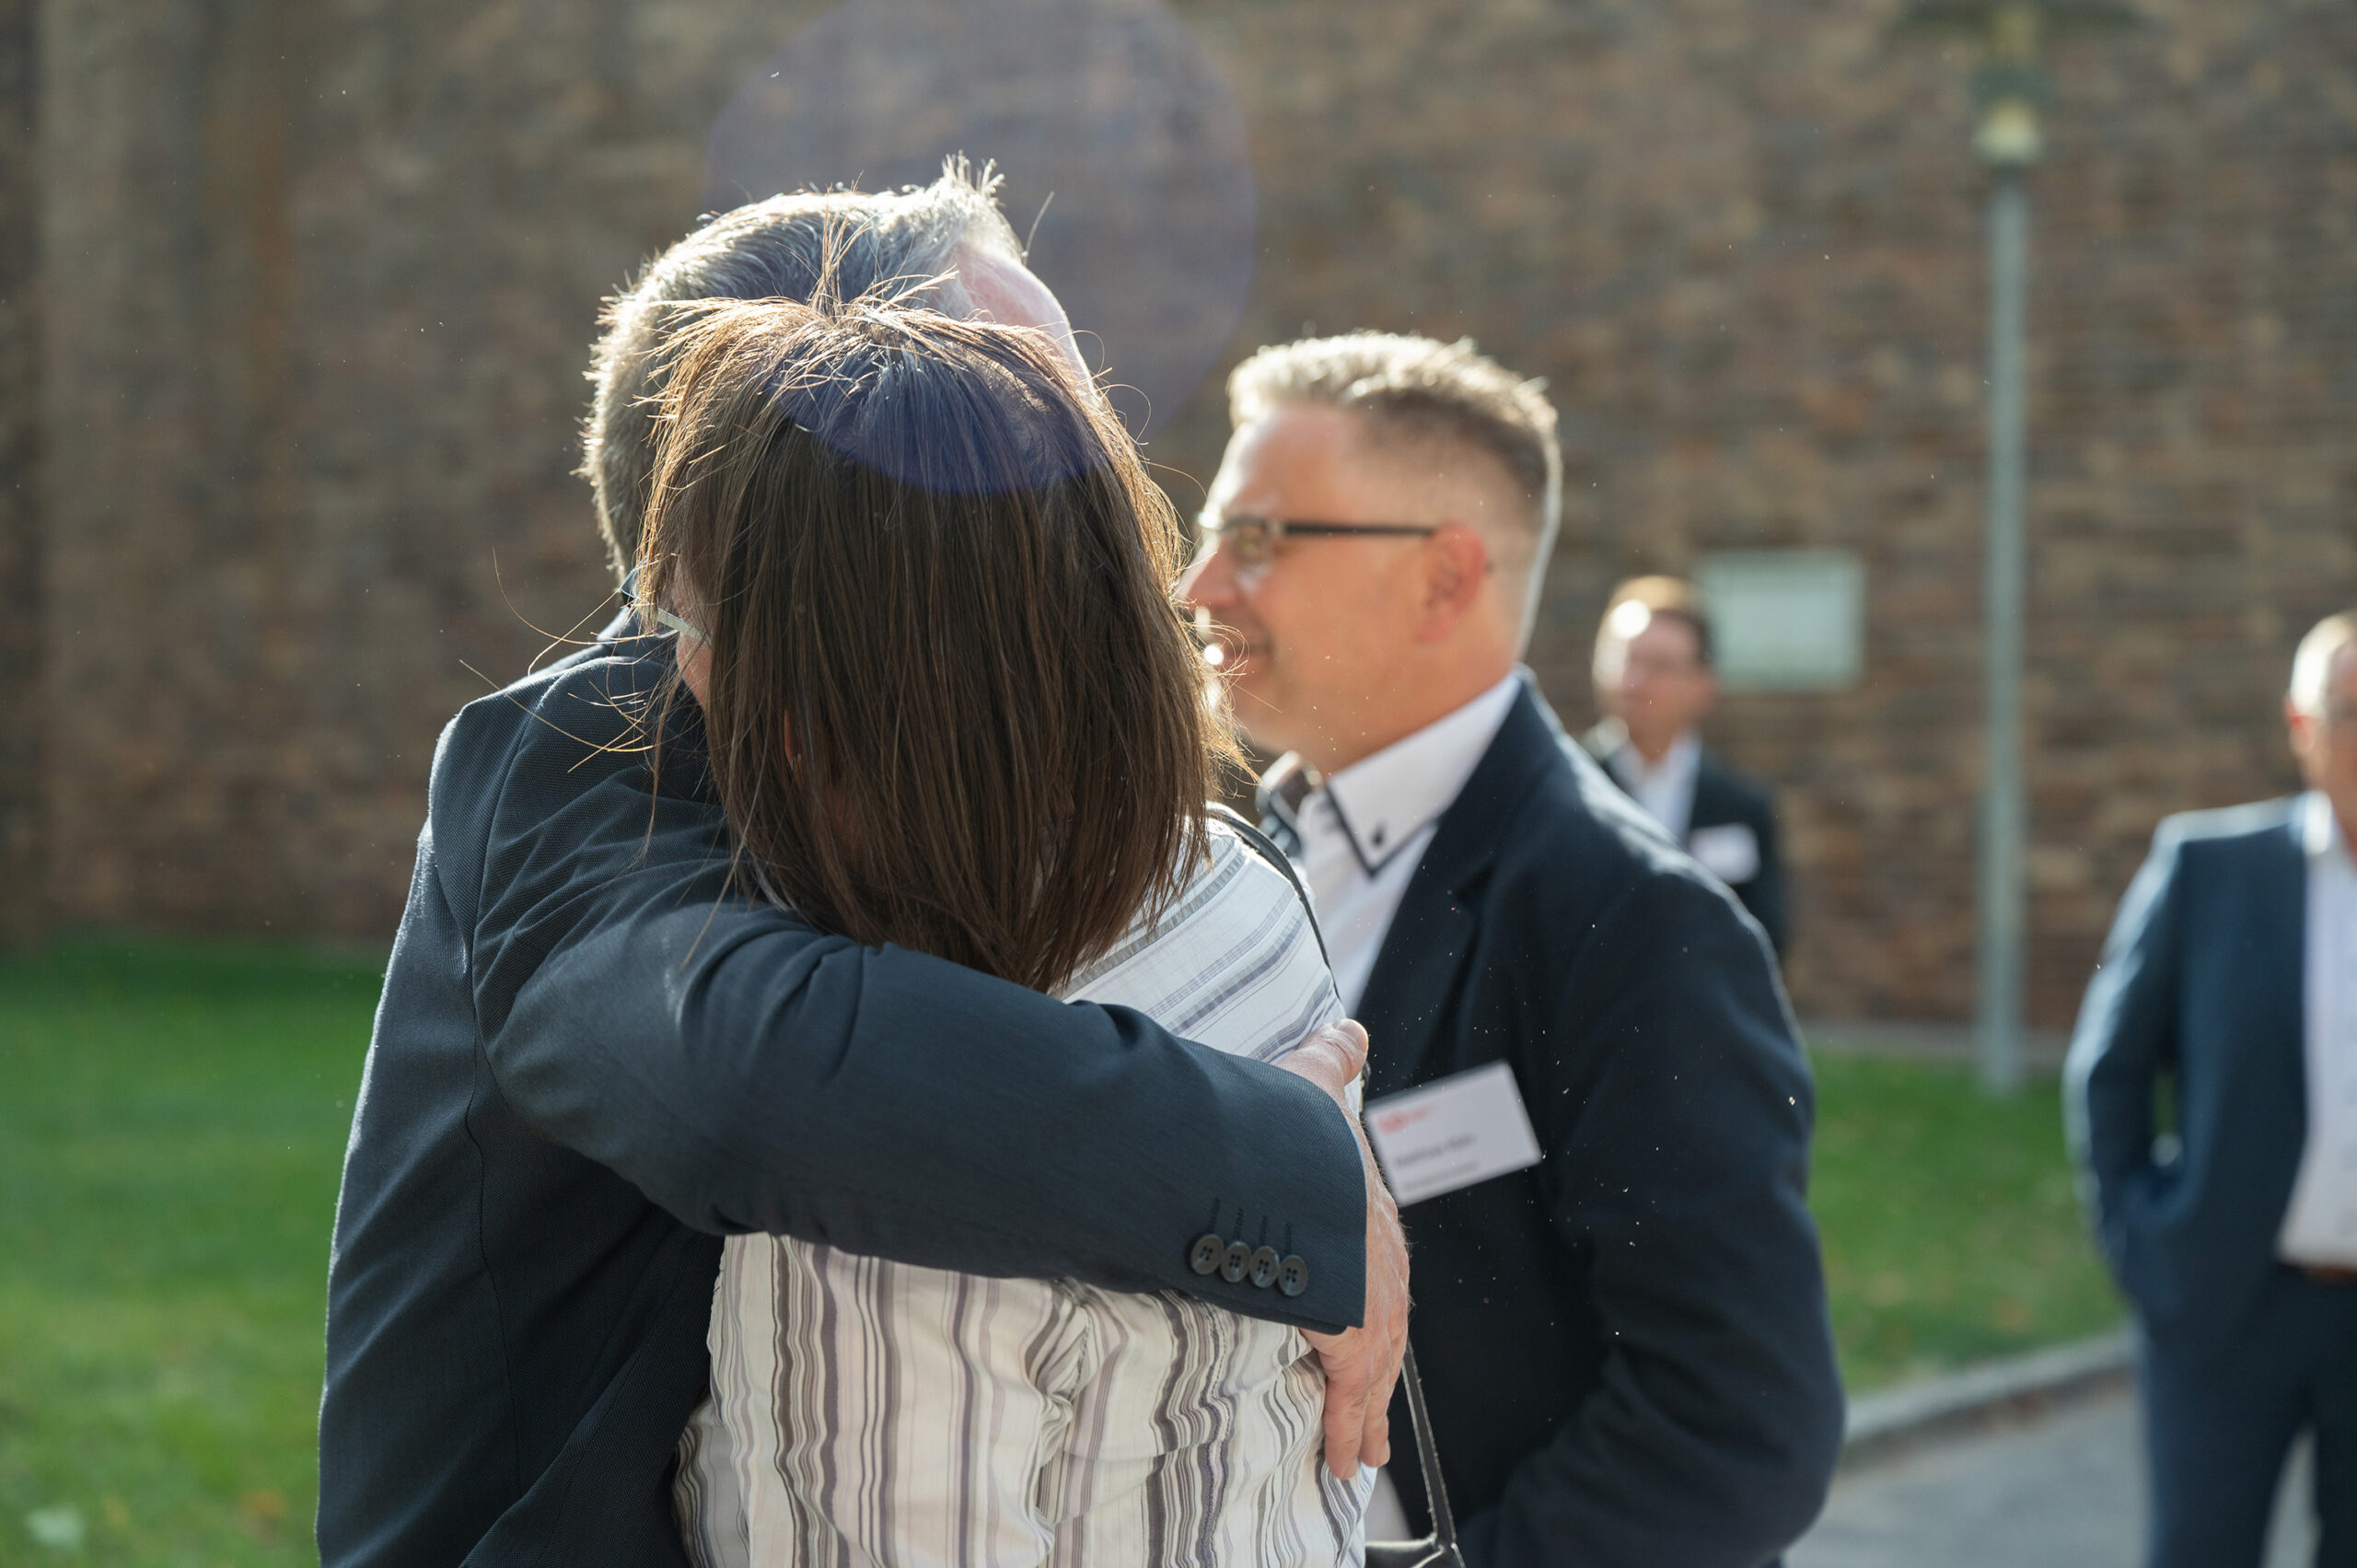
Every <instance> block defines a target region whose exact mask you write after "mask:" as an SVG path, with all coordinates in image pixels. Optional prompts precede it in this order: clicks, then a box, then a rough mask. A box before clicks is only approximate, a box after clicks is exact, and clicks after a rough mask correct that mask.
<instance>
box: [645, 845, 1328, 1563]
mask: <svg viewBox="0 0 2357 1568" xmlns="http://www.w3.org/2000/svg"><path fill="white" fill-rule="evenodd" d="M1062 995H1063V996H1064V997H1065V998H1066V999H1068V1000H1073V1001H1085V1002H1099V1003H1109V1004H1118V1005H1126V1006H1130V1007H1133V1008H1136V1009H1137V1010H1139V1011H1140V1012H1143V1013H1145V1014H1146V1015H1148V1016H1151V1017H1152V1018H1154V1019H1155V1022H1157V1023H1159V1024H1161V1025H1162V1026H1163V1027H1164V1028H1167V1029H1169V1030H1170V1031H1171V1032H1172V1033H1173V1034H1177V1035H1179V1036H1182V1037H1184V1038H1185V1039H1188V1040H1197V1041H1200V1042H1202V1044H1204V1045H1208V1046H1212V1047H1213V1048H1215V1049H1218V1050H1221V1051H1230V1052H1233V1053H1235V1054H1237V1055H1244V1056H1250V1057H1253V1058H1255V1059H1256V1060H1259V1061H1262V1062H1272V1061H1275V1060H1276V1059H1278V1058H1279V1057H1281V1056H1283V1055H1284V1054H1285V1053H1286V1052H1287V1051H1290V1050H1292V1048H1293V1047H1294V1046H1295V1044H1296V1043H1298V1042H1299V1041H1300V1040H1301V1039H1302V1038H1303V1037H1304V1036H1305V1035H1306V1034H1307V1033H1308V1032H1309V1031H1310V1030H1311V1029H1313V1028H1318V1026H1320V1025H1323V1024H1327V1023H1330V1022H1333V1021H1334V1020H1335V1019H1337V1018H1339V1017H1341V1016H1342V1015H1341V1004H1340V1003H1339V1002H1338V1001H1337V1000H1336V997H1335V994H1334V986H1333V981H1332V977H1331V976H1330V975H1329V973H1328V971H1327V968H1326V962H1325V959H1324V958H1322V957H1321V956H1320V954H1319V952H1318V943H1317V939H1316V936H1315V934H1314V933H1313V932H1312V930H1311V928H1310V925H1309V923H1308V920H1307V918H1306V914H1305V913H1304V912H1303V909H1302V906H1301V901H1300V900H1299V899H1298V898H1297V897H1296V895H1295V892H1294V889H1293V887H1292V885H1291V884H1290V883H1288V882H1287V881H1286V880H1285V878H1284V877H1283V875H1282V874H1281V873H1280V872H1278V871H1277V870H1276V869H1275V868H1274V867H1272V866H1271V865H1268V864H1267V863H1266V862H1265V861H1263V860H1262V859H1261V858H1260V855H1258V854H1255V853H1254V852H1253V851H1252V850H1251V849H1250V848H1249V847H1248V845H1246V844H1245V843H1244V842H1242V841H1241V840H1240V839H1238V838H1237V836H1236V835H1235V834H1234V833H1232V832H1230V831H1228V830H1226V829H1225V828H1224V827H1221V826H1219V825H1217V824H1216V823H1214V824H1213V839H1212V854H1211V857H1210V860H1209V864H1208V865H1205V867H1204V868H1203V869H1202V871H1201V872H1200V873H1199V874H1198V875H1197V876H1196V877H1194V878H1193V880H1192V881H1191V882H1190V884H1189V885H1188V887H1187V888H1186V889H1185V890H1184V891H1183V892H1182V893H1181V894H1180V896H1179V898H1178V899H1177V900H1174V902H1173V904H1172V906H1171V908H1170V909H1169V910H1168V911H1167V912H1165V914H1164V915H1163V917H1162V919H1161V920H1160V921H1159V922H1158V923H1156V924H1155V925H1154V926H1152V927H1151V928H1147V927H1145V926H1144V924H1143V923H1141V925H1140V926H1138V927H1134V928H1132V931H1131V932H1130V934H1129V935H1126V936H1125V937H1123V938H1122V939H1121V941H1120V943H1119V944H1117V945H1116V946H1115V947H1114V948H1113V949H1112V950H1111V951H1110V952H1109V953H1107V954H1106V955H1105V957H1104V958H1101V959H1099V960H1098V961H1097V962H1096V963H1095V964H1092V965H1091V966H1089V967H1088V968H1087V969H1086V970H1085V971H1083V972H1082V973H1081V974H1080V975H1078V976H1077V977H1075V978H1074V981H1072V982H1071V984H1070V985H1068V986H1067V987H1066V988H1065V989H1064V991H1063V992H1062ZM711 1344H712V1388H711V1390H710V1392H709V1393H708V1394H707V1396H706V1397H705V1400H704V1402H703V1404H702V1407H701V1408H699V1409H698V1410H697V1411H696V1413H695V1415H694V1416H693V1417H692V1418H691V1421H690V1422H689V1424H688V1430H687V1433H686V1435H685V1437H684V1438H683V1439H682V1442H681V1447H680V1463H679V1479H678V1482H677V1486H676V1501H677V1506H678V1511H679V1522H680V1528H681V1532H682V1534H683V1535H684V1537H685V1539H686V1541H687V1545H688V1553H689V1556H690V1558H691V1560H692V1561H693V1562H695V1563H696V1564H697V1568H788V1565H793V1568H801V1565H804V1564H808V1565H812V1568H816V1565H819V1564H825V1565H828V1568H866V1565H869V1564H876V1565H879V1568H882V1565H889V1568H932V1565H936V1564H937V1565H941V1568H951V1565H955V1568H1018V1565H1024V1568H1028V1565H1033V1564H1047V1565H1053V1568H1098V1565H1102V1568H1166V1565H1167V1568H1180V1565H1187V1568H1291V1565H1295V1564H1301V1565H1308V1564H1318V1565H1331V1564H1338V1563H1351V1564H1357V1563H1360V1562H1363V1561H1364V1546H1363V1544H1362V1541H1361V1538H1360V1516H1361V1514H1362V1512H1363V1511H1364V1507H1365V1504H1366V1495H1367V1491H1368V1487H1369V1484H1370V1483H1371V1481H1372V1480H1373V1476H1374V1471H1372V1470H1370V1469H1361V1471H1360V1473H1359V1478H1358V1480H1357V1481H1340V1480H1337V1479H1336V1478H1335V1477H1334V1476H1333V1475H1332V1474H1331V1473H1330V1472H1329V1470H1328V1469H1326V1467H1325V1465H1324V1463H1323V1462H1322V1461H1321V1460H1320V1458H1319V1449H1320V1442H1319V1439H1320V1423H1321V1421H1322V1417H1323V1411H1324V1405H1325V1382H1324V1378H1323V1376H1321V1374H1320V1373H1319V1370H1318V1362H1317V1360H1316V1358H1315V1356H1314V1355H1313V1354H1312V1353H1311V1352H1310V1350H1309V1347H1308V1345H1307V1343H1306V1342H1305V1341H1304V1340H1303V1339H1302V1337H1301V1335H1300V1334H1299V1333H1298V1332H1297V1331H1296V1330H1293V1329H1290V1328H1287V1327H1285V1326H1283V1325H1282V1324H1277V1323H1270V1322H1265V1321H1262V1320H1260V1319H1258V1318H1244V1317H1240V1316H1238V1315H1237V1314H1236V1313H1233V1312H1229V1311H1225V1310H1224V1309H1222V1308H1219V1307H1212V1306H1208V1305H1206V1304H1205V1303H1203V1302H1201V1301H1198V1300H1195V1299H1194V1298H1193V1297H1191V1296H1187V1295H1179V1293H1177V1292H1175V1291H1164V1292H1160V1293H1157V1294H1155V1295H1120V1294H1117V1293H1114V1292H1111V1291H1105V1290H1099V1289H1097V1288H1095V1287H1092V1286H1089V1285H1085V1284H1080V1283H1074V1282H1073V1281H1069V1280H1007V1279H993V1278H987V1277H983V1276H980V1275H972V1274H957V1273H948V1272H943V1271H940V1270H935V1269H923V1268H917V1267H914V1266H912V1265H910V1264H904V1263H891V1262H887V1261H884V1260H881V1259H876V1258H865V1257H858V1256H854V1255H853V1254H850V1253H846V1252H842V1251H839V1250H837V1249H832V1248H830V1247H825V1246H820V1245H815V1244H811V1243H807V1242H802V1241H796V1240H794V1239H792V1238H790V1237H773V1236H758V1235H757V1236H743V1237H732V1238H730V1240H729V1241H728V1242H727V1244H726V1251H725V1253H724V1255H723V1259H722V1263H721V1272H720V1281H719V1284H718V1286H717V1288H716V1290H715V1291H714V1299H713V1311H712V1330H711Z"/></svg>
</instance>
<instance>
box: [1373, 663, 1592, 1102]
mask: <svg viewBox="0 0 2357 1568" xmlns="http://www.w3.org/2000/svg"><path fill="white" fill-rule="evenodd" d="M1561 745H1562V743H1561V741H1559V740H1558V739H1557V738H1556V734H1555V731H1554V730H1553V728H1551V727H1550V726H1549V725H1548V723H1547V720H1546V717H1545V716H1544V715H1543V714H1541V713H1540V712H1539V709H1538V702H1537V700H1536V699H1535V698H1534V697H1533V695H1532V693H1531V691H1530V689H1529V687H1528V686H1527V685H1526V686H1525V687H1524V688H1523V690H1522V691H1519V692H1517V693H1516V694H1515V700H1514V706H1513V707H1511V708H1509V709H1507V710H1506V717H1505V723H1504V724H1503V725H1502V726H1499V729H1498V734H1497V738H1496V739H1494V740H1492V741H1491V742H1490V749H1489V750H1487V751H1485V752H1483V753H1482V755H1481V761H1480V765H1479V766H1478V767H1476V768H1475V769H1474V770H1473V776H1472V777H1471V778H1470V779H1468V780H1467V781H1466V784H1465V788H1464V789H1463V790H1461V791H1460V792H1458V794H1457V799H1456V800H1455V801H1454V802H1453V803H1452V804H1451V805H1450V806H1449V808H1448V809H1447V810H1446V811H1445V812H1443V813H1442V814H1441V819H1440V827H1439V829H1438V830H1437V831H1435V832H1434V835H1433V842H1432V846H1431V847H1430V848H1428V849H1426V850H1425V851H1424V858H1423V860H1422V862H1421V863H1419V864H1418V865H1417V866H1416V874H1415V876H1414V877H1411V879H1410V880H1409V883H1408V890H1407V891H1406V892H1405V893H1404V894H1402V895H1401V896H1400V899H1399V912H1397V913H1395V914H1394V915H1393V916H1392V917H1391V926H1390V929H1389V930H1387V931H1386V932H1385V933H1384V936H1383V947H1382V949H1381V951H1379V952H1378V953H1376V959H1375V972H1374V973H1373V974H1372V975H1371V976H1369V977H1368V980H1367V983H1366V993H1365V994H1364V996H1362V997H1361V998H1360V999H1359V1008H1358V1013H1359V1022H1361V1023H1362V1024H1364V1025H1365V1026H1366V1032H1367V1042H1368V1043H1367V1057H1368V1063H1369V1065H1368V1078H1367V1089H1368V1092H1369V1094H1370V1095H1381V1094H1393V1093H1396V1092H1398V1091H1399V1090H1400V1089H1404V1088H1406V1087H1408V1086H1410V1085H1411V1084H1413V1083H1415V1082H1417V1081H1418V1080H1419V1079H1420V1077H1421V1076H1422V1075H1423V1074H1422V1069H1423V1068H1424V1066H1425V1059H1426V1058H1427V1057H1428V1056H1429V1055H1430V1054H1431V1053H1432V1049H1433V1046H1434V1042H1435V1041H1436V1040H1438V1039H1439V1036H1440V1033H1441V1025H1442V1023H1443V1021H1444V1020H1443V1017H1442V1008H1443V1007H1444V1006H1445V1005H1446V1003H1447V1001H1448V999H1449V997H1450V996H1451V995H1452V994H1454V993H1455V991H1456V988H1457V978H1458V976H1459V974H1460V973H1461V972H1462V971H1463V970H1464V968H1465V963H1466V960H1467V958H1469V957H1470V956H1471V954H1472V951H1473V943H1474V939H1475V937H1476V936H1478V935H1480V915H1479V913H1478V912H1476V910H1475V907H1474V903H1473V895H1474V892H1475V891H1476V890H1477V889H1479V887H1480V884H1481V881H1482V880H1483V878H1484V877H1487V876H1488V875H1489V871H1490V865H1491V863H1492V861H1493V860H1495V859H1496V858H1497V852H1498V842H1499V841H1498V834H1499V830H1500V829H1501V828H1502V827H1503V825H1504V823H1506V822H1507V821H1509V820H1511V819H1512V817H1513V814H1514V810H1515V807H1516V806H1517V805H1518V804H1519V803H1520V801H1521V800H1522V797H1523V796H1525V795H1527V794H1528V793H1529V791H1530V788H1531V786H1532V784H1535V783H1536V782H1537V781H1538V778H1539V777H1540V775H1541V774H1542V773H1544V772H1545V771H1546V770H1547V769H1548V768H1549V767H1550V766H1552V767H1558V768H1560V767H1562V766H1564V765H1565V762H1564V760H1563V755H1562V750H1561Z"/></svg>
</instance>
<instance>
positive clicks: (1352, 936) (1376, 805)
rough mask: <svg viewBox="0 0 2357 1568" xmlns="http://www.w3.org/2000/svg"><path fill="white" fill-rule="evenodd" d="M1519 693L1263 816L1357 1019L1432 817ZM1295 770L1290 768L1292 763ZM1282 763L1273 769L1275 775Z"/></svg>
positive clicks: (1510, 680)
mask: <svg viewBox="0 0 2357 1568" xmlns="http://www.w3.org/2000/svg"><path fill="white" fill-rule="evenodd" d="M1521 689H1522V677H1521V675H1520V674H1519V673H1517V674H1514V675H1509V676H1507V677H1506V678H1505V679H1504V680H1501V681H1499V682H1498V683H1497V684H1496V685H1495V686H1492V687H1491V688H1490V689H1489V690H1488V691H1484V692H1482V693H1481V694H1480V696H1478V697H1476V698H1474V699H1473V700H1472V701H1471V702H1469V703H1466V704H1465V705H1464V706H1463V707H1461V708H1458V709H1457V710H1456V711H1455V712H1454V713H1451V714H1446V716H1444V717H1442V718H1438V719H1434V721H1433V722H1432V723H1430V724H1428V725H1426V726H1424V727H1423V728H1422V729H1420V730H1418V731H1416V733H1415V734H1413V735H1411V736H1409V737H1408V738H1406V739H1404V740H1397V741H1394V742H1392V744H1390V745H1389V746H1387V747H1385V748H1384V749H1382V750H1380V751H1377V752H1376V754H1375V755H1374V756H1372V757H1366V758H1362V759H1361V760H1360V761H1355V762H1353V763H1352V764H1351V765H1350V766H1349V767H1347V768H1344V769H1342V770H1341V771H1340V772H1337V773H1335V775H1334V776H1333V777H1332V778H1330V779H1328V780H1326V781H1325V783H1324V784H1323V785H1322V786H1320V787H1319V788H1317V789H1314V790H1312V791H1310V792H1309V794H1308V795H1306V796H1304V797H1303V798H1302V800H1301V803H1300V804H1299V805H1298V806H1296V807H1291V808H1288V807H1286V806H1285V804H1284V802H1283V800H1282V799H1277V800H1273V801H1272V802H1271V808H1272V809H1274V810H1275V811H1276V812H1277V813H1278V814H1279V815H1281V816H1283V817H1285V818H1286V819H1287V820H1288V821H1290V822H1291V824H1292V826H1293V830H1294V831H1295V833H1296V834H1298V835H1299V836H1300V838H1301V854H1300V857H1299V858H1300V862H1301V873H1302V879H1303V880H1304V881H1306V882H1307V883H1308V884H1309V890H1310V893H1311V895H1312V896H1313V897H1314V898H1315V899H1316V900H1317V903H1318V924H1319V925H1320V926H1321V927H1323V928H1324V930H1325V934H1326V953H1327V956H1328V957H1329V958H1331V959H1332V960H1333V964H1334V989H1335V990H1336V991H1338V992H1340V993H1341V997H1342V1005H1343V1006H1344V1007H1345V1008H1347V1009H1348V1010H1349V1011H1351V1012H1353V1013H1355V1012H1357V1011H1358V1007H1359V1000H1360V998H1361V997H1363V996H1364V995H1365V994H1366V982H1367V978H1368V977H1369V976H1370V975H1372V974H1373V973H1374V972H1375V958H1376V954H1377V953H1378V952H1380V951H1381V950H1382V948H1383V937H1384V934H1385V933H1386V932H1387V931H1389V930H1390V929H1391V917H1392V916H1393V915H1394V914H1396V913H1398V912H1399V899H1400V896H1401V895H1402V894H1404V893H1405V892H1407V890H1408V882H1409V880H1410V878H1411V877H1414V876H1415V874H1416V865H1417V864H1418V863H1419V862H1420V861H1422V859H1423V858H1424V851H1425V850H1426V849H1427V848H1429V847H1430V846H1431V844H1432V842H1433V835H1434V833H1435V832H1437V831H1438V830H1439V829H1440V819H1441V813H1443V812H1445V811H1446V810H1447V809H1448V808H1449V806H1450V805H1451V804H1452V803H1453V802H1454V801H1455V800H1456V799H1457V795H1458V793H1459V792H1460V791H1462V790H1463V789H1464V788H1465V783H1466V781H1467V780H1468V779H1470V778H1471V777H1472V776H1473V770H1474V769H1475V768H1476V767H1477V766H1479V765H1480V761H1481V756H1482V753H1484V752H1486V751H1488V750H1489V749H1490V742H1492V740H1495V739H1496V738H1498V727H1499V726H1501V725H1503V724H1504V723H1505V722H1506V710H1507V709H1509V708H1511V707H1513V706H1514V699H1515V692H1516V691H1520V690H1521ZM1295 765H1297V764H1295ZM1286 766H1287V763H1286V762H1282V761H1281V762H1279V763H1278V765H1277V770H1275V771H1272V772H1271V775H1270V776H1271V778H1274V777H1276V776H1277V772H1279V771H1282V770H1283V769H1284V768H1285V767H1286Z"/></svg>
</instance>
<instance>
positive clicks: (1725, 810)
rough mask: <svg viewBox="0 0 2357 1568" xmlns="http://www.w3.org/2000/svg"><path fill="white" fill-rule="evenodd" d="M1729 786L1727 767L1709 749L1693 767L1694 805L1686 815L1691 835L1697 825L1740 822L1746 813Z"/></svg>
mask: <svg viewBox="0 0 2357 1568" xmlns="http://www.w3.org/2000/svg"><path fill="white" fill-rule="evenodd" d="M1733 794H1734V792H1733V791H1732V790H1730V789H1729V788H1728V787H1727V775H1726V770H1725V769H1724V768H1722V767H1721V766H1719V762H1718V759H1717V758H1715V757H1713V756H1712V755H1711V754H1710V753H1709V752H1708V751H1705V752H1703V753H1702V756H1701V761H1700V762H1698V763H1697V764H1696V765H1695V770H1694V807H1693V809H1692V810H1690V811H1689V812H1688V813H1687V814H1686V830H1687V832H1688V833H1689V835H1690V834H1691V833H1692V832H1693V831H1694V830H1695V829H1697V828H1714V827H1717V826H1718V825H1720V824H1721V823H1723V822H1737V821H1741V820H1742V819H1743V813H1742V812H1741V811H1739V810H1737V809H1736V802H1735V800H1734V799H1733V798H1732V796H1733Z"/></svg>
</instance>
